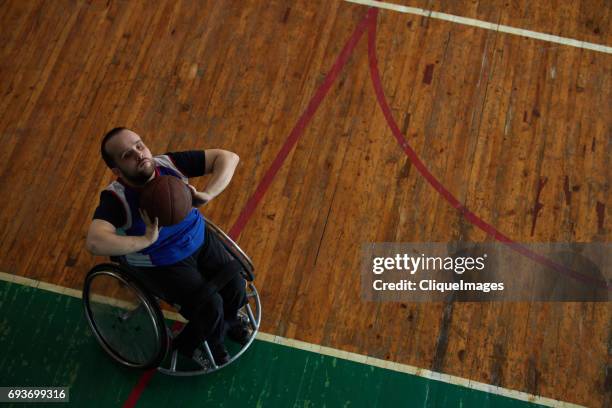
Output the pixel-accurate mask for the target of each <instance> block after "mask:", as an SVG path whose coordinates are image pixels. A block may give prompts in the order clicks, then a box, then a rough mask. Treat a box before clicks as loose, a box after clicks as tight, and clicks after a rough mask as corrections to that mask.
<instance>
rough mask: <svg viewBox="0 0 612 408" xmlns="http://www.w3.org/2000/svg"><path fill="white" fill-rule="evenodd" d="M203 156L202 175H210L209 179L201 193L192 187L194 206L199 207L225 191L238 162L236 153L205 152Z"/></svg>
mask: <svg viewBox="0 0 612 408" xmlns="http://www.w3.org/2000/svg"><path fill="white" fill-rule="evenodd" d="M204 156H205V160H204V174H211V178H210V180H209V181H208V184H207V185H206V188H204V190H203V191H201V192H198V191H195V188H193V187H192V194H193V196H194V204H199V205H201V204H205V203H207V202H208V201H210V200H212V199H213V198H215V197H216V196H218V195H219V194H220V193H221V192H222V191H223V190H225V188H226V187H227V185H228V184H229V182H230V181H231V179H232V177H233V176H234V170H236V166H238V162H239V161H240V158H239V157H238V155H237V154H236V153H233V152H230V151H227V150H221V149H209V150H205V151H204Z"/></svg>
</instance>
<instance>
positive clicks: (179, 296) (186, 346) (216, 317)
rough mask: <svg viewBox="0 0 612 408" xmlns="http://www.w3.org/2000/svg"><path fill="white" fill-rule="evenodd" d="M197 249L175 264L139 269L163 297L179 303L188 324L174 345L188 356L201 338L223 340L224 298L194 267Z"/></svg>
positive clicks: (195, 266) (200, 341)
mask: <svg viewBox="0 0 612 408" xmlns="http://www.w3.org/2000/svg"><path fill="white" fill-rule="evenodd" d="M196 255H197V252H196V253H195V254H194V255H192V256H190V257H188V258H186V259H184V260H182V261H180V262H178V263H176V264H174V265H169V266H163V267H153V268H139V269H141V270H143V271H144V272H146V277H147V279H148V280H150V283H152V284H153V285H155V286H157V287H158V288H160V289H161V291H162V292H163V295H164V296H163V297H164V300H166V301H168V302H169V303H172V304H177V305H179V306H180V313H181V315H182V316H183V317H185V319H187V320H188V323H187V324H186V326H185V327H184V329H183V330H182V331H181V333H180V334H179V335H178V336H177V337H176V339H174V341H173V348H175V349H178V350H179V351H180V352H181V354H183V355H186V356H191V355H192V354H193V352H194V350H195V349H196V348H197V347H198V346H199V345H200V344H202V342H203V341H204V340H208V341H209V343H220V342H221V341H222V339H223V329H224V314H223V299H222V298H221V296H220V295H219V294H218V293H217V292H216V288H213V287H211V286H210V285H209V284H208V282H206V281H205V280H204V279H203V277H202V274H201V273H200V271H199V270H198V268H197V260H196Z"/></svg>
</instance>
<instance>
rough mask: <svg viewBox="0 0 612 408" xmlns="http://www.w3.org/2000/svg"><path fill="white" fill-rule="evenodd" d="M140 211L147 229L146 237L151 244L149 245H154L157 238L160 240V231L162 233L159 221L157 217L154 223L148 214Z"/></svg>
mask: <svg viewBox="0 0 612 408" xmlns="http://www.w3.org/2000/svg"><path fill="white" fill-rule="evenodd" d="M138 211H139V212H140V216H141V217H142V220H143V221H144V223H145V227H146V230H145V233H144V237H145V239H146V240H147V241H148V242H149V245H153V243H154V242H155V241H157V238H159V231H161V228H158V225H159V221H158V219H157V217H155V220H154V221H151V218H149V216H148V215H147V212H146V211H144V210H141V209H140V208H139V209H138Z"/></svg>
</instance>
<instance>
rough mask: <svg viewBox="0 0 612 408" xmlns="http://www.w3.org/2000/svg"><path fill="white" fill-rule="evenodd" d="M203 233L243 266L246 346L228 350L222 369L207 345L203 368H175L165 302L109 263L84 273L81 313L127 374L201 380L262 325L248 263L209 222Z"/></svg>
mask: <svg viewBox="0 0 612 408" xmlns="http://www.w3.org/2000/svg"><path fill="white" fill-rule="evenodd" d="M206 233H207V234H215V235H216V236H217V237H218V238H219V240H220V241H221V242H222V243H223V245H224V247H225V248H226V249H227V250H228V252H229V253H230V254H231V255H232V256H233V257H234V258H235V259H236V260H238V262H239V263H240V264H241V266H242V268H241V269H242V271H241V273H242V276H243V277H244V278H245V280H246V293H247V300H248V302H247V304H246V305H245V306H244V307H243V308H242V309H240V311H239V312H238V313H239V317H240V318H242V319H244V320H245V321H246V320H248V323H249V326H250V332H251V334H250V337H249V339H248V341H247V342H246V344H245V345H237V344H236V345H234V344H227V348H228V350H229V352H230V357H231V358H230V360H229V361H228V362H227V363H225V364H224V365H222V366H218V365H217V364H216V363H215V360H214V359H213V357H212V353H211V351H210V348H209V346H208V343H207V342H206V341H204V342H203V347H202V349H203V351H204V357H205V359H203V361H204V362H205V363H204V364H202V365H199V366H198V367H194V365H195V363H194V362H193V361H191V360H189V361H188V362H187V363H188V364H185V362H184V361H183V362H182V363H180V362H179V360H181V361H182V359H184V357H179V356H178V353H177V351H173V352H171V351H170V345H171V342H172V339H173V338H174V337H176V335H178V333H180V330H179V331H173V330H172V329H171V328H170V327H169V325H168V324H167V323H166V320H165V317H164V314H163V312H162V307H161V301H164V302H166V300H165V299H164V294H163V293H162V292H161V290H160V289H159V288H156V287H154V286H153V285H152V284H151V283H150V282H148V281H147V279H146V277H145V276H143V274H142V272H140V271H138V270H136V269H135V268H130V267H129V266H127V265H125V264H122V263H119V262H118V258H115V257H111V261H114V262H113V263H103V264H99V265H96V266H94V267H93V268H92V269H91V270H90V271H89V272H88V274H87V276H86V278H85V283H84V286H83V308H84V311H85V317H86V319H87V322H88V323H89V326H90V327H91V330H92V332H93V334H94V336H95V337H96V339H97V341H98V343H99V344H100V346H102V348H103V349H104V351H105V352H106V353H107V354H108V355H109V356H110V357H111V358H112V359H113V360H115V361H116V362H118V363H119V364H122V365H124V366H127V367H132V368H140V369H150V368H157V370H158V371H159V372H161V373H163V374H167V375H174V376H191V375H201V374H208V373H212V372H214V371H217V370H219V369H221V368H223V367H225V366H227V365H229V364H231V363H233V362H234V361H236V360H237V359H238V358H239V357H240V356H241V355H242V354H243V353H244V352H245V351H246V350H247V349H248V348H249V347H250V346H251V344H252V343H253V340H254V339H255V336H256V335H257V333H258V331H259V325H260V322H261V301H260V298H259V294H258V293H257V289H256V288H255V285H254V284H253V280H254V275H253V271H254V267H253V263H252V261H251V259H250V258H249V257H248V256H247V255H246V254H245V253H244V252H243V251H242V250H241V249H240V247H239V246H238V245H237V244H236V243H235V242H234V241H233V240H232V239H231V238H230V237H229V236H227V234H225V233H224V232H223V231H222V230H221V229H220V228H219V227H218V226H216V225H215V224H214V223H212V222H211V221H209V220H208V219H206ZM175 308H178V307H177V306H175ZM175 326H176V325H175Z"/></svg>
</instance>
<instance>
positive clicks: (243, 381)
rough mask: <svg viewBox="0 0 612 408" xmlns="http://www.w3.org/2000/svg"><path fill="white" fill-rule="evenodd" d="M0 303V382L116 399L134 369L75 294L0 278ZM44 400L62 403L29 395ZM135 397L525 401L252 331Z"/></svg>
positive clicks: (250, 402)
mask: <svg viewBox="0 0 612 408" xmlns="http://www.w3.org/2000/svg"><path fill="white" fill-rule="evenodd" d="M0 311H1V313H0V344H1V345H2V347H1V351H0V386H69V387H70V405H72V406H79V407H80V406H83V407H115V406H121V405H123V403H124V402H125V400H126V398H127V396H128V395H129V394H130V391H131V390H132V388H133V387H134V386H135V384H136V383H137V382H138V379H139V378H140V376H141V374H142V372H141V371H135V370H131V369H128V368H124V367H122V366H119V365H117V364H115V363H114V362H113V361H111V359H110V358H109V357H107V356H106V355H105V354H104V352H103V351H102V349H101V348H100V347H99V346H98V344H97V342H96V340H95V338H94V337H93V335H92V334H91V332H90V330H89V327H88V326H87V323H86V321H85V318H84V316H83V312H82V307H81V300H80V299H78V298H74V297H70V296H66V295H60V294H57V293H53V292H49V291H45V290H41V289H36V288H32V287H28V286H22V285H19V284H16V283H9V282H4V281H0ZM264 318H265V310H264ZM14 405H15V406H24V404H14ZM44 405H52V406H61V405H65V404H58V403H55V404H42V403H39V404H36V406H44ZM9 406H10V404H9ZM137 406H142V407H161V406H177V407H196V406H197V407H203V406H207V407H368V408H370V407H416V406H422V407H495V408H497V407H522V406H535V405H533V404H529V403H526V402H523V401H519V400H515V399H510V398H507V397H502V396H499V395H494V394H488V393H485V392H482V391H477V390H472V389H468V388H465V387H461V386H456V385H450V384H446V383H443V382H439V381H434V380H429V379H425V378H422V377H418V376H413V375H409V374H405V373H399V372H396V371H391V370H387V369H382V368H378V367H372V366H369V365H365V364H359V363H356V362H353V361H348V360H343V359H338V358H333V357H329V356H324V355H320V354H317V353H312V352H307V351H303V350H298V349H294V348H290V347H286V346H281V345H278V344H274V343H270V342H265V341H259V340H257V341H255V343H254V345H253V347H252V348H251V349H250V350H248V352H247V353H246V354H245V355H244V356H243V357H242V358H241V359H240V360H239V361H237V362H236V363H235V364H234V365H232V366H229V367H227V368H225V369H223V370H221V371H219V372H217V373H213V374H210V375H205V376H199V377H168V376H164V375H162V374H159V373H157V374H155V375H154V377H153V379H152V380H151V381H150V383H149V384H148V386H147V387H146V389H145V391H144V392H143V394H142V396H141V397H140V399H139V401H138V404H137Z"/></svg>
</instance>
